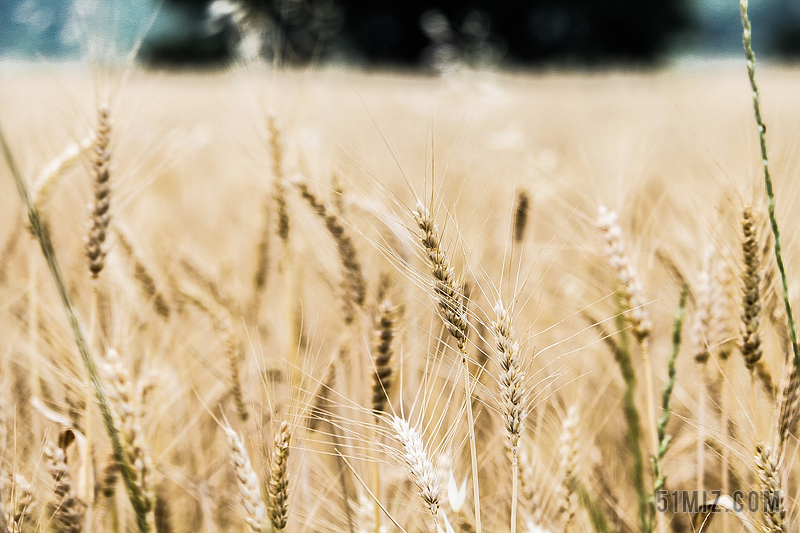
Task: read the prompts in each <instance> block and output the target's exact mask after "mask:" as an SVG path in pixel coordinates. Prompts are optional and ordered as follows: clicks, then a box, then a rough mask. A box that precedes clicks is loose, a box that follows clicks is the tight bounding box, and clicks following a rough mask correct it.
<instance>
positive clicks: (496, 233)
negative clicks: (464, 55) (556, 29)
mask: <svg viewBox="0 0 800 533" xmlns="http://www.w3.org/2000/svg"><path fill="white" fill-rule="evenodd" d="M758 75H759V78H758V79H759V83H760V89H761V90H760V97H761V100H762V102H763V103H762V106H763V117H764V122H765V123H766V124H767V125H768V126H769V130H768V132H767V133H766V137H767V139H768V146H769V149H770V168H771V170H772V178H773V180H774V185H775V192H774V196H775V199H776V203H777V212H776V218H777V222H778V223H779V224H780V230H781V235H782V244H783V250H782V259H783V261H784V263H785V266H786V278H787V279H788V280H789V286H788V301H789V302H790V303H791V304H793V305H794V306H795V307H796V306H797V305H800V300H799V298H798V297H799V296H800V294H798V292H797V290H796V287H797V285H796V280H797V279H798V275H800V270H799V268H800V266H798V265H800V256H798V253H797V244H798V243H797V234H796V229H795V228H796V225H795V224H793V221H794V215H795V214H796V213H797V212H798V210H800V205H798V203H797V200H796V199H797V198H798V188H797V180H796V179H795V178H794V176H795V175H796V173H797V172H798V168H797V165H798V164H799V163H800V160H798V158H797V156H796V154H795V153H794V149H793V148H794V146H795V145H796V143H797V141H798V133H800V131H799V130H798V128H797V126H796V125H797V124H798V123H800V116H798V115H800V106H798V105H797V102H796V94H797V88H798V86H800V72H798V71H797V70H796V69H792V68H779V67H777V66H765V67H760V69H759V74H758ZM0 101H2V102H3V103H4V105H3V106H2V108H0V121H1V122H0V123H1V124H2V128H3V134H4V136H5V138H6V141H7V143H8V153H9V154H10V155H9V156H7V158H6V159H7V162H8V159H9V157H10V158H13V161H14V162H15V163H16V166H17V167H18V170H19V177H21V178H22V180H23V181H24V182H25V183H27V186H28V188H29V195H30V198H31V205H32V209H31V212H33V213H34V215H33V218H30V219H29V216H28V215H26V209H25V207H24V205H23V202H21V201H20V196H19V194H18V193H17V188H16V186H15V179H14V175H13V172H12V171H11V168H10V166H9V165H6V164H3V165H0V191H1V192H0V324H2V343H0V347H2V351H1V352H0V368H1V369H2V371H1V372H0V376H2V383H3V387H0V422H1V423H0V443H2V450H3V454H2V461H0V480H1V481H2V499H1V500H0V501H1V502H2V506H3V510H4V512H3V513H0V515H2V516H3V517H4V518H5V523H6V525H5V527H7V529H8V531H9V532H10V533H17V532H26V533H27V532H38V531H50V530H52V531H58V532H62V531H64V532H71V533H79V532H84V531H85V532H102V531H108V532H113V533H118V532H122V531H136V530H137V528H138V530H139V531H141V532H142V533H145V532H147V531H156V532H158V533H167V532H172V531H175V532H184V531H206V532H208V533H216V532H228V531H244V530H246V529H248V528H249V529H251V530H252V531H254V532H256V533H261V532H272V531H279V530H283V529H286V530H287V531H309V532H311V531H320V532H327V531H331V532H333V531H335V532H349V533H356V532H358V533H363V532H368V531H370V532H371V531H375V532H382V531H408V532H416V531H433V530H437V531H447V532H449V531H463V532H472V531H477V532H479V533H480V532H481V531H487V532H499V531H511V532H512V533H513V532H515V531H520V532H525V533H534V532H542V531H552V532H558V531H597V532H605V531H617V532H633V531H640V532H642V533H649V532H652V531H658V532H666V531H676V532H689V531H698V530H703V531H729V530H730V531H756V530H761V531H788V530H790V529H791V528H790V525H789V524H791V523H793V522H794V519H795V515H796V513H795V507H794V502H795V501H796V500H797V496H796V494H797V487H798V484H797V468H796V466H795V453H796V450H797V442H796V438H795V422H796V410H797V409H796V407H797V397H798V391H797V373H796V368H795V365H794V358H793V355H792V332H791V331H790V327H791V326H790V325H789V322H787V320H786V316H787V315H786V311H785V306H784V300H783V296H782V286H781V276H780V275H779V272H778V269H777V267H776V258H775V252H774V237H773V234H772V232H771V230H770V221H769V217H768V210H767V205H768V199H767V195H766V194H765V189H764V178H763V170H762V169H763V165H762V159H761V155H760V152H759V135H758V129H757V127H756V123H755V121H754V119H753V103H752V91H751V89H750V85H749V82H748V78H747V72H746V70H745V68H744V59H743V60H742V61H741V63H736V64H721V65H713V64H712V65H704V66H698V67H682V68H673V69H666V70H659V71H652V72H637V71H630V72H629V71H616V72H603V73H599V72H598V73H591V74H589V73H563V72H547V71H544V72H540V73H511V72H505V73H504V72H456V73H450V74H447V75H445V76H442V77H435V78H434V77H423V76H416V75H411V74H400V73H391V72H387V73H372V74H364V73H358V72H352V71H347V70H337V69H321V68H320V69H312V70H302V71H301V70H291V69H273V68H267V67H265V66H263V65H258V64H250V65H245V66H240V67H236V68H231V69H228V70H225V71H219V72H209V73H195V74H190V73H183V74H176V73H168V72H145V71H137V70H135V69H134V70H132V71H128V70H125V69H123V68H99V67H95V68H92V69H87V70H80V69H78V70H74V69H64V70H61V69H59V68H57V67H55V68H30V67H25V68H22V67H13V68H7V69H4V71H3V72H2V73H0ZM87 206H88V207H87ZM37 213H38V214H37ZM38 216H40V217H41V220H42V224H41V225H40V226H37V225H36V224H33V225H32V224H31V221H33V220H38V219H37V218H36V217H38ZM37 227H38V228H39V229H38V230H37V229H36V228H37ZM32 228H33V231H32ZM743 232H744V233H743ZM45 234H46V235H45ZM46 237H49V238H51V239H52V245H53V249H54V251H55V257H56V259H57V261H58V263H59V264H60V268H61V271H62V272H63V282H64V283H63V287H62V288H63V297H62V296H61V295H60V293H59V286H58V284H57V283H54V278H53V276H52V275H51V268H50V265H49V264H48V262H47V261H46V258H45V256H43V254H42V249H41V248H40V240H41V239H42V238H46ZM682 295H683V297H682ZM67 301H70V302H71V306H72V309H73V310H74V316H75V317H76V321H75V322H74V324H72V326H71V324H70V322H69V321H68V320H67V319H66V318H65V314H64V306H65V305H66V302H67ZM76 338H77V339H78V342H77V344H76ZM81 339H83V341H82V340H81ZM82 343H83V344H82ZM672 355H674V356H675V358H674V359H672V361H673V363H674V368H675V374H674V379H671V378H670V377H669V368H670V365H671V363H670V361H671V356H672ZM92 363H93V364H92ZM665 387H666V388H667V393H666V395H665V393H664V392H663V390H664V388H665ZM673 387H674V388H673ZM665 407H666V408H665ZM664 415H666V416H664ZM115 453H116V456H115ZM653 459H655V461H654V460H653ZM476 474H477V475H476ZM664 491H666V492H664ZM693 491H699V492H697V493H693ZM703 491H707V493H708V498H707V501H705V502H704V501H703V499H702V498H703ZM692 494H700V500H699V501H696V502H692V501H691V498H692V496H691V495H692ZM742 495H744V496H743V498H742ZM753 495H754V497H755V498H756V501H755V502H751V501H749V499H752V497H753ZM715 498H716V499H715ZM748 498H749V499H748ZM687 500H688V501H687ZM762 500H765V501H766V500H768V501H769V502H771V503H777V505H772V506H767V507H765V506H764V505H762V503H763V502H762ZM704 503H705V505H703V504H704ZM751 503H752V505H751ZM726 510H727V512H721V511H726Z"/></svg>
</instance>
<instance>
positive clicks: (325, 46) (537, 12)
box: [163, 0, 689, 68]
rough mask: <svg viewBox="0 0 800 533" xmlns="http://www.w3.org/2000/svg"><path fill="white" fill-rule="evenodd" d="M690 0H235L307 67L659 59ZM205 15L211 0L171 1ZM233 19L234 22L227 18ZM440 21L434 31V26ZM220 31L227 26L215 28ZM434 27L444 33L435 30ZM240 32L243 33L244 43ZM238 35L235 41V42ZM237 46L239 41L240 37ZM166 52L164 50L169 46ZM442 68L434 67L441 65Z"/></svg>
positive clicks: (290, 58)
mask: <svg viewBox="0 0 800 533" xmlns="http://www.w3.org/2000/svg"><path fill="white" fill-rule="evenodd" d="M685 1H686V0H655V1H650V2H641V1H637V0H606V1H604V2H597V1H596V0H473V1H472V2H470V3H463V2H456V1H439V2H436V3H432V2H431V1H430V0H406V1H404V2H374V1H372V0H238V1H236V2H232V1H231V2H229V3H230V4H235V5H238V6H239V8H240V9H241V10H243V12H245V13H246V14H247V17H248V18H249V19H250V20H251V21H253V20H255V19H259V24H260V25H261V27H262V28H263V32H264V35H263V37H264V39H263V41H262V50H261V51H262V53H264V54H265V55H269V54H275V55H277V57H279V58H280V59H281V60H282V61H284V62H289V63H305V62H308V61H313V60H317V59H322V60H324V59H325V58H327V57H330V56H338V57H341V56H344V57H348V58H350V59H355V60H356V61H360V62H364V63H367V64H392V65H405V66H414V65H419V64H420V63H421V62H422V63H425V64H428V65H441V64H442V62H443V61H447V60H448V58H452V60H453V61H455V62H456V64H462V63H466V64H471V65H475V64H477V63H487V62H491V61H496V60H497V59H498V58H499V57H504V58H505V60H506V61H509V62H511V63H515V64H529V63H538V62H554V61H555V62H567V63H574V64H583V65H586V64H589V65H591V64H596V63H607V62H631V61H633V62H642V63H648V62H652V61H654V60H657V59H658V58H659V57H660V55H661V54H662V53H663V52H664V51H665V49H666V46H667V44H668V39H669V37H670V36H672V35H674V34H675V32H678V31H681V30H683V29H685V28H686V27H687V25H688V22H689V15H688V12H687V6H686V5H685ZM167 2H169V3H172V4H174V5H175V6H176V7H180V8H181V9H185V10H189V11H192V12H195V13H208V8H209V6H210V4H211V2H210V1H209V0H167ZM231 22H232V21H231ZM437 24H438V29H437ZM216 28H217V30H216V31H219V32H222V31H225V30H224V28H225V24H224V23H223V24H222V25H219V24H218V25H217V26H216ZM437 32H438V33H437ZM241 38H243V35H242V34H241V32H240V33H239V39H241ZM236 42H237V39H236V38H234V39H233V40H232V42H231V48H233V45H235V44H236ZM239 44H241V42H240V41H239ZM163 52H164V53H166V50H164V51H163ZM437 68H438V67H437Z"/></svg>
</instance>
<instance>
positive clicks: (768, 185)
mask: <svg viewBox="0 0 800 533" xmlns="http://www.w3.org/2000/svg"><path fill="white" fill-rule="evenodd" d="M747 4H748V0H740V2H739V8H740V10H741V14H742V43H743V45H744V51H745V55H746V56H747V76H748V78H750V88H751V89H752V92H753V114H754V115H755V119H756V126H758V141H759V145H760V147H761V166H762V168H763V169H764V189H765V190H766V193H767V207H768V211H769V223H770V228H771V229H772V236H773V237H774V247H775V262H776V263H777V265H778V272H779V273H780V277H781V288H782V289H783V291H782V292H783V305H784V308H785V309H786V320H787V322H788V323H789V334H790V336H791V339H792V351H793V352H794V364H795V366H796V367H798V368H800V346H798V344H797V328H796V327H795V322H794V315H793V314H792V304H791V302H790V301H789V282H788V280H787V278H786V267H785V266H784V264H783V252H782V250H781V232H780V229H779V228H778V218H777V217H776V215H775V192H774V191H773V187H772V176H771V175H770V171H769V157H768V156H767V139H766V133H767V127H766V126H765V125H764V121H763V119H762V118H761V95H760V93H759V91H758V84H757V83H756V56H755V53H754V52H753V43H752V27H751V26H750V19H749V17H748V16H747Z"/></svg>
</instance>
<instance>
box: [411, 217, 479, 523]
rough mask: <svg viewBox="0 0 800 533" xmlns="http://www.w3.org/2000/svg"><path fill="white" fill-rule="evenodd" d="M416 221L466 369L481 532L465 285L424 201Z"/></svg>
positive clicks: (438, 297)
mask: <svg viewBox="0 0 800 533" xmlns="http://www.w3.org/2000/svg"><path fill="white" fill-rule="evenodd" d="M412 215H413V216H414V221H415V222H416V223H417V226H418V227H419V229H420V231H421V232H422V235H421V241H422V246H423V248H425V255H426V256H427V258H428V262H429V264H430V267H431V273H432V275H433V282H434V283H433V292H434V295H435V298H436V304H437V306H438V310H439V315H440V316H441V317H442V320H443V321H444V324H445V327H446V328H447V331H448V332H449V333H450V335H451V336H452V337H453V338H454V339H455V340H456V344H457V345H458V351H459V355H460V356H461V365H462V367H463V368H462V370H463V372H464V395H465V396H466V410H467V426H468V431H469V444H470V460H471V462H472V495H473V501H474V504H475V505H474V507H475V530H476V533H481V532H482V526H481V504H480V488H479V481H478V452H477V449H476V439H475V418H474V417H473V415H472V385H471V383H470V381H471V378H470V372H469V361H468V359H467V350H466V346H467V340H468V337H467V331H468V327H469V321H468V319H467V302H466V298H465V297H464V287H463V285H462V283H460V282H458V281H457V280H456V274H455V268H454V267H453V266H452V265H451V264H450V257H449V256H448V255H447V252H446V251H445V249H444V247H443V246H442V240H441V237H440V235H439V225H438V224H436V221H435V220H434V219H433V216H431V213H430V211H429V210H428V208H427V207H425V206H424V205H423V204H422V202H417V205H416V207H415V209H414V211H413V212H412Z"/></svg>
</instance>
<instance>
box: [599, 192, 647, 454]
mask: <svg viewBox="0 0 800 533" xmlns="http://www.w3.org/2000/svg"><path fill="white" fill-rule="evenodd" d="M618 218H619V216H618V215H617V213H616V212H614V211H609V210H608V209H607V208H606V207H605V206H603V205H601V206H600V209H599V216H598V219H597V227H598V228H599V229H600V231H602V232H603V237H604V239H605V241H606V256H607V257H608V260H609V262H610V263H611V267H612V268H613V269H614V271H615V273H616V275H617V282H618V284H619V287H618V289H617V294H618V295H619V298H620V304H621V307H622V311H623V314H624V317H625V320H626V321H627V322H628V323H629V324H630V326H631V328H633V334H634V336H635V337H636V340H637V341H638V342H639V345H640V347H641V354H642V362H643V363H644V383H645V394H646V399H647V421H648V426H649V431H648V435H650V440H651V441H652V450H653V453H654V454H655V453H657V448H658V435H656V419H655V395H654V392H653V371H652V369H651V367H650V356H649V349H648V342H647V340H648V338H649V337H650V332H651V330H652V327H653V326H652V322H651V321H650V314H649V313H648V312H647V309H646V308H645V304H646V302H647V300H646V298H645V296H644V287H643V286H642V283H641V281H640V280H639V278H638V276H637V275H636V271H635V270H634V269H633V267H631V265H630V261H629V260H628V256H627V254H626V251H625V242H624V241H623V239H622V228H620V227H619V224H617V219H618Z"/></svg>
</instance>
